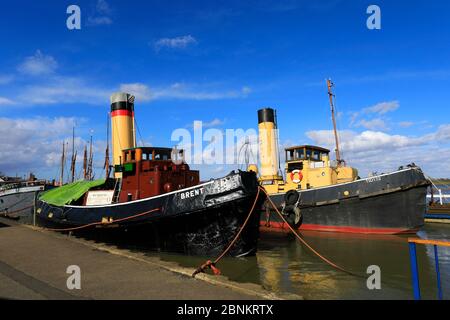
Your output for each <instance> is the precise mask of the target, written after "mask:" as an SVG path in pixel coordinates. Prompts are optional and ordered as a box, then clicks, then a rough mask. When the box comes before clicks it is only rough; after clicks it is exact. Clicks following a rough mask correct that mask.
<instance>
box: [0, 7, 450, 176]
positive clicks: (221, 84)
mask: <svg viewBox="0 0 450 320" xmlns="http://www.w3.org/2000/svg"><path fill="white" fill-rule="evenodd" d="M70 4H76V5H78V6H79V7H80V8H81V25H82V28H81V30H68V29H67V28H66V19H67V17H68V15H67V14H66V8H67V7H68V6H69V5H70ZM371 4H377V5H378V6H379V7H380V8H381V30H369V29H367V27H366V20H367V18H368V16H369V15H368V14H367V13H366V9H367V7H368V6H369V5H371ZM449 9H450V3H448V2H447V1H440V0H439V1H438V0H432V1H416V2H411V1H377V2H372V1H358V0H354V1H344V0H341V1H339V0H324V1H320V2H319V1H293V0H292V1H269V0H266V1H189V2H186V1H170V2H169V1H145V2H144V1H113V0H100V1H97V0H95V1H39V2H37V1H15V2H10V3H5V4H3V5H2V12H4V13H7V14H6V15H5V14H4V17H3V18H2V19H1V20H0V36H1V39H2V40H3V45H2V46H1V47H0V134H1V136H0V171H3V172H6V173H7V174H10V175H15V174H19V175H23V174H25V173H26V172H28V171H30V170H31V171H34V172H36V173H37V174H38V175H41V176H44V177H46V178H55V177H57V172H58V166H59V162H58V161H59V157H60V154H59V153H60V149H61V143H62V140H63V139H69V137H70V136H71V130H72V124H73V123H74V122H75V123H76V131H77V140H76V144H77V148H78V149H79V154H80V153H81V149H82V148H83V146H84V145H85V141H86V140H87V139H89V135H90V133H92V134H93V135H94V140H95V141H96V151H97V152H96V163H97V166H98V167H100V166H101V162H102V157H103V153H104V151H103V150H102V149H103V146H104V144H105V139H106V137H105V136H106V116H107V112H108V110H109V95H110V94H111V93H112V92H114V91H118V90H127V91H130V92H131V93H134V94H136V97H137V100H136V116H137V120H138V124H139V127H140V131H141V134H142V138H143V140H144V142H145V143H146V144H151V145H161V146H171V145H172V144H173V142H171V141H170V137H171V133H172V131H173V130H174V129H176V128H189V127H190V126H192V122H193V121H194V120H201V121H203V122H204V123H206V125H207V126H211V127H216V128H219V129H226V128H243V129H249V128H256V125H257V117H256V111H257V110H258V109H259V108H261V107H266V106H270V107H273V108H276V109H277V111H278V121H279V127H280V141H281V144H282V145H283V146H287V145H292V144H301V143H312V144H318V145H322V146H326V147H330V148H333V146H332V139H331V138H332V136H331V131H330V129H331V128H332V127H331V120H330V111H329V105H328V100H327V94H326V84H325V79H326V78H328V77H331V78H332V79H333V81H334V83H335V84H336V88H335V93H336V97H337V100H336V103H337V109H338V112H339V119H338V120H339V121H338V122H339V128H340V130H341V139H342V147H343V152H344V156H345V158H346V160H347V161H348V162H349V164H351V165H353V166H355V167H357V168H358V169H359V170H360V172H361V174H362V175H365V174H367V173H368V172H370V171H378V172H381V171H387V170H393V169H396V168H397V167H398V166H400V165H403V164H407V163H409V162H412V161H413V162H415V163H417V164H419V165H421V166H422V167H423V168H424V170H425V171H426V173H428V174H429V175H431V176H435V177H441V176H447V177H448V176H450V162H449V161H448V158H449V157H450V117H449V115H450V108H449V103H448V98H447V95H448V90H449V89H448V88H449V85H450V81H449V80H450V59H449V58H448V57H449V56H450V55H449V53H450V41H449V40H450V37H449V36H450V21H449V19H448V17H447V12H448V11H449ZM199 168H200V169H202V172H203V173H202V178H209V177H210V176H218V175H221V174H224V173H225V172H226V171H227V170H228V169H229V167H225V166H218V165H213V166H208V165H203V166H199ZM97 174H98V175H100V174H101V168H97Z"/></svg>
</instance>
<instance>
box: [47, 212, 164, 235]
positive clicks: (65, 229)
mask: <svg viewBox="0 0 450 320" xmlns="http://www.w3.org/2000/svg"><path fill="white" fill-rule="evenodd" d="M158 210H161V208H156V209H152V210H149V211H145V212H142V213H138V214H135V215H133V216H129V217H125V218H120V219H117V220H113V221H110V222H107V223H105V222H102V221H99V222H92V223H88V224H85V225H82V226H78V227H73V228H64V229H60V228H56V229H52V228H45V229H46V230H49V231H74V230H80V229H84V228H88V227H92V226H96V225H105V224H112V223H117V222H122V221H126V220H131V219H134V218H138V217H142V216H145V215H147V214H149V213H151V212H155V211H158Z"/></svg>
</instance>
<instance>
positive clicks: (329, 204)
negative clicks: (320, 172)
mask: <svg viewBox="0 0 450 320" xmlns="http://www.w3.org/2000/svg"><path fill="white" fill-rule="evenodd" d="M428 186H429V181H428V180H427V179H426V178H425V176H424V175H423V173H422V171H421V170H420V169H419V168H418V167H413V168H408V169H404V170H398V171H395V172H392V173H389V174H382V175H376V176H373V177H369V178H367V179H359V180H356V181H353V182H349V183H342V184H336V185H332V186H328V187H323V188H316V189H309V190H298V193H299V200H298V207H299V208H300V211H301V219H302V224H301V226H300V227H299V230H316V231H329V232H347V233H364V234H401V233H415V232H417V230H418V229H419V228H420V227H422V226H423V225H424V216H425V213H426V210H427V209H426V194H427V188H428ZM270 198H271V199H272V201H273V202H274V203H275V204H276V205H277V207H279V208H280V209H282V208H283V206H284V205H285V194H284V193H279V194H274V195H271V196H270ZM260 225H261V229H262V230H264V231H267V230H274V231H277V230H278V231H279V230H286V229H288V227H287V225H286V224H285V223H283V222H282V221H281V219H280V218H278V217H277V215H276V214H273V212H270V213H268V211H267V210H264V211H263V212H262V213H261V217H260Z"/></svg>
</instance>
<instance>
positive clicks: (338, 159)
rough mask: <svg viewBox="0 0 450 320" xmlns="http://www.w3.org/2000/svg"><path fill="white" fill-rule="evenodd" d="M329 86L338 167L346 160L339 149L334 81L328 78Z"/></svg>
mask: <svg viewBox="0 0 450 320" xmlns="http://www.w3.org/2000/svg"><path fill="white" fill-rule="evenodd" d="M327 87H328V97H329V99H330V108H331V118H332V120H333V130H334V139H335V142H336V161H337V165H338V167H340V166H341V165H342V163H343V162H344V160H342V159H341V151H340V149H339V137H338V132H337V127H336V116H335V112H334V110H335V108H334V94H333V92H332V90H331V88H332V87H334V83H333V82H331V79H327Z"/></svg>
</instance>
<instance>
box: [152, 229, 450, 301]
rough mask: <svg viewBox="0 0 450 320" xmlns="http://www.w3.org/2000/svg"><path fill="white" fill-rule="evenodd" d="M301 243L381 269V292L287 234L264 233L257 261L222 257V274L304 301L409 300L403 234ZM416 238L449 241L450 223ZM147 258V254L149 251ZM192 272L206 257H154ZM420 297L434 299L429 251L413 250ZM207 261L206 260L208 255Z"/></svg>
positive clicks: (322, 236) (447, 260) (446, 260)
mask: <svg viewBox="0 0 450 320" xmlns="http://www.w3.org/2000/svg"><path fill="white" fill-rule="evenodd" d="M302 234H303V236H304V239H305V240H306V241H307V242H308V243H309V244H310V245H311V246H313V247H314V248H315V249H316V250H317V251H319V252H320V253H321V254H322V255H324V256H326V257H327V258H329V259H330V260H331V261H333V262H335V263H336V264H338V265H340V266H342V267H343V268H345V269H347V270H350V271H353V272H357V273H366V270H367V267H368V266H369V265H378V266H379V267H380V268H381V290H369V289H367V287H366V279H363V278H359V277H355V276H351V275H348V274H346V273H343V272H341V271H338V270H335V269H333V268H332V267H330V266H328V265H327V264H325V263H324V262H322V261H321V260H320V259H318V258H317V257H315V256H314V255H313V254H312V253H311V252H310V251H309V250H308V249H306V248H304V247H303V246H302V245H301V244H300V243H299V241H298V240H297V239H296V238H295V237H293V236H292V235H286V234H282V233H273V234H272V233H271V234H268V233H264V234H262V235H261V240H260V244H259V251H258V253H257V255H256V257H249V258H240V259H237V258H226V259H224V260H222V261H221V262H220V264H219V266H218V267H219V268H220V269H221V271H222V274H223V275H225V276H227V277H228V278H230V279H232V280H235V281H238V282H252V283H257V284H261V285H262V286H264V287H265V288H266V289H268V290H270V291H274V292H279V293H295V294H298V295H301V296H303V297H304V298H306V299H412V287H411V273H410V265H409V250H408V243H407V238H408V236H373V235H371V236H365V235H349V234H342V233H328V232H311V231H309V232H303V233H302ZM417 237H419V238H424V239H426V238H428V239H447V240H450V225H444V224H428V225H426V226H425V227H424V228H423V230H422V231H420V232H419V233H418V234H417ZM449 249H450V248H439V258H440V269H441V279H442V280H441V281H442V287H443V291H444V299H450V250H449ZM149 254H150V255H152V253H149ZM158 255H159V256H160V257H162V259H164V260H167V261H175V262H177V263H179V264H180V265H182V266H186V267H192V268H193V269H195V268H196V267H197V266H198V265H199V264H200V263H202V262H204V261H205V258H199V257H186V256H178V255H172V254H158ZM417 256H418V263H419V271H420V284H421V290H422V298H423V299H436V296H437V289H436V274H435V264H434V251H433V247H427V246H423V245H418V246H417ZM209 258H211V257H209Z"/></svg>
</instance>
